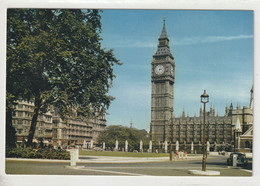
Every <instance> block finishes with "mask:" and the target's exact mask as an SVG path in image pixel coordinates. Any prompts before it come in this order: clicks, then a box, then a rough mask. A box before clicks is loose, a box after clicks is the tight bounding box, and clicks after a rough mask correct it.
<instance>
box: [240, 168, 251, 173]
mask: <svg viewBox="0 0 260 186" xmlns="http://www.w3.org/2000/svg"><path fill="white" fill-rule="evenodd" d="M240 170H242V171H245V172H250V173H252V172H253V171H252V170H247V169H240Z"/></svg>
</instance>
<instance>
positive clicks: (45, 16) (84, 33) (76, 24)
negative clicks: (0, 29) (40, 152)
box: [6, 9, 120, 133]
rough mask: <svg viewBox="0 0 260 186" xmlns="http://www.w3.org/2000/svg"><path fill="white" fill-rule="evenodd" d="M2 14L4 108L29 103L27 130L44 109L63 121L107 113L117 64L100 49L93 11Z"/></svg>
mask: <svg viewBox="0 0 260 186" xmlns="http://www.w3.org/2000/svg"><path fill="white" fill-rule="evenodd" d="M7 13H8V14H7V88H6V89H7V93H8V97H7V102H8V101H10V100H11V99H10V100H8V98H12V100H15V99H17V98H19V97H21V98H23V99H27V100H34V104H35V111H34V116H33V119H32V125H31V126H33V125H36V121H37V117H38V114H39V113H40V112H46V111H47V110H48V108H49V106H50V105H53V106H55V107H57V108H58V109H59V112H60V115H61V116H62V117H64V118H65V117H67V116H71V114H72V110H74V111H75V110H76V112H77V114H78V115H83V116H86V115H88V114H89V113H90V112H91V110H93V109H99V110H105V109H107V108H108V107H109V105H110V102H111V100H112V97H111V96H109V95H107V93H108V90H109V88H110V87H111V86H112V80H113V78H114V77H115V75H114V73H113V66H114V65H116V64H120V63H119V61H118V60H117V59H116V58H115V56H114V54H113V52H112V50H105V49H102V48H101V43H100V41H101V39H102V38H101V37H100V33H101V22H100V19H101V16H100V11H99V10H84V11H83V10H77V9H73V10H68V9H66V10H65V9H55V10H51V9H8V12H7ZM14 98H15V99H14ZM12 100H11V101H12ZM33 127H35V126H33ZM30 133H34V129H33V128H32V127H31V129H30Z"/></svg>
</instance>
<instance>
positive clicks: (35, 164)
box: [5, 156, 252, 176]
mask: <svg viewBox="0 0 260 186" xmlns="http://www.w3.org/2000/svg"><path fill="white" fill-rule="evenodd" d="M113 158H114V161H111V162H109V163H105V162H102V161H100V162H99V161H98V159H100V157H99V158H95V159H96V161H91V159H92V160H94V159H93V158H91V157H89V158H86V157H85V158H84V157H83V158H81V159H80V161H79V162H78V163H77V166H76V167H71V166H70V162H69V161H37V160H29V161H28V160H17V159H16V160H15V159H7V160H6V167H5V171H6V174H11V175H13V174H27V175H107V176H111V175H113V176H194V175H191V174H189V173H188V170H194V169H198V170H201V165H202V162H201V158H200V157H198V158H193V159H192V158H190V159H189V160H173V161H169V160H168V159H167V158H166V159H159V160H153V161H152V160H150V161H149V159H146V161H143V162H134V161H133V159H132V160H130V159H131V158H130V159H128V160H127V159H125V162H123V161H122V158H116V157H113ZM113 158H112V159H113ZM84 159H85V160H84ZM101 159H102V158H101ZM108 159H109V158H108ZM117 159H121V161H118V162H117V161H116V160H117ZM110 160H111V158H110ZM226 160H227V157H225V156H212V157H208V159H207V162H206V167H207V170H213V171H220V176H252V165H250V164H249V166H248V167H247V168H233V167H228V166H227V165H226ZM90 162H92V163H90ZM249 162H250V161H249Z"/></svg>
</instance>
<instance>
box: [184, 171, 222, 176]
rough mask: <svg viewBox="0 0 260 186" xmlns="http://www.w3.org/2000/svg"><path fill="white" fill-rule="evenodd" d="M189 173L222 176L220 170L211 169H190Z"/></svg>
mask: <svg viewBox="0 0 260 186" xmlns="http://www.w3.org/2000/svg"><path fill="white" fill-rule="evenodd" d="M188 173H189V174H194V175H201V176H220V172H219V171H211V170H207V171H201V170H189V171H188Z"/></svg>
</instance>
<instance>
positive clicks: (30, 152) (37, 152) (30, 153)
mask: <svg viewBox="0 0 260 186" xmlns="http://www.w3.org/2000/svg"><path fill="white" fill-rule="evenodd" d="M6 157H7V158H31V159H59V160H69V159H70V154H69V152H67V151H65V150H60V151H58V150H54V149H51V150H47V149H31V148H7V149H6Z"/></svg>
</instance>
